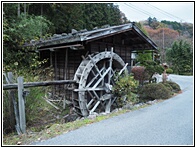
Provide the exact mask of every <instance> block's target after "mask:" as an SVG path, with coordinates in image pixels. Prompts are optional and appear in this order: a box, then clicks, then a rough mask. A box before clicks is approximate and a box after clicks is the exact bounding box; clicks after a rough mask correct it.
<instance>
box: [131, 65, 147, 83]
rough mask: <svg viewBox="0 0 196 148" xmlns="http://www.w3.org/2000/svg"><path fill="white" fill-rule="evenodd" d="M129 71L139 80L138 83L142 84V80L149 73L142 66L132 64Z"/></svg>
mask: <svg viewBox="0 0 196 148" xmlns="http://www.w3.org/2000/svg"><path fill="white" fill-rule="evenodd" d="M131 72H132V73H133V75H134V79H135V80H138V81H139V84H143V82H144V81H145V80H148V78H149V75H148V74H147V73H146V72H145V67H144V66H134V67H133V68H132V69H131Z"/></svg>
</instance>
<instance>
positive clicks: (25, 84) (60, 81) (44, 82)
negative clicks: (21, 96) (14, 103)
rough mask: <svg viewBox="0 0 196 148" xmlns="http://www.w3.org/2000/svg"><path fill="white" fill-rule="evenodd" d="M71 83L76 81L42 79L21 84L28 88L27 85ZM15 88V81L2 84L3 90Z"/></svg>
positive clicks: (16, 85) (16, 86)
mask: <svg viewBox="0 0 196 148" xmlns="http://www.w3.org/2000/svg"><path fill="white" fill-rule="evenodd" d="M71 83H76V81H74V80H56V81H43V82H28V83H24V84H23V85H24V88H28V87H37V86H49V85H59V84H71ZM17 88H18V84H17V83H13V84H3V90H8V89H17Z"/></svg>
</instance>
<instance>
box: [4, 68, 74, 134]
mask: <svg viewBox="0 0 196 148" xmlns="http://www.w3.org/2000/svg"><path fill="white" fill-rule="evenodd" d="M4 76H5V79H6V81H7V83H8V84H3V90H9V101H10V102H12V104H13V106H12V107H10V109H12V108H14V114H15V120H16V125H15V128H16V131H17V133H18V134H19V135H20V134H22V133H26V118H25V101H24V97H25V90H24V88H28V87H38V86H49V85H63V84H74V83H76V81H74V80H54V81H43V82H28V83H24V82H23V77H18V78H17V82H18V83H13V74H12V72H8V73H7V75H6V73H4ZM14 89H17V90H18V103H17V102H16V100H17V99H16V98H15V97H14V93H15V91H16V90H14ZM17 104H18V105H17ZM11 118H12V120H13V118H14V117H11ZM12 122H13V123H14V121H12Z"/></svg>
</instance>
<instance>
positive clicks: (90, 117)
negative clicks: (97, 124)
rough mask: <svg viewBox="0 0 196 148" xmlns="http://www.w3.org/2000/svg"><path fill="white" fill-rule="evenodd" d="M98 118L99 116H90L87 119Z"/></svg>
mask: <svg viewBox="0 0 196 148" xmlns="http://www.w3.org/2000/svg"><path fill="white" fill-rule="evenodd" d="M96 117H97V115H89V116H88V117H87V118H88V119H95V118H96Z"/></svg>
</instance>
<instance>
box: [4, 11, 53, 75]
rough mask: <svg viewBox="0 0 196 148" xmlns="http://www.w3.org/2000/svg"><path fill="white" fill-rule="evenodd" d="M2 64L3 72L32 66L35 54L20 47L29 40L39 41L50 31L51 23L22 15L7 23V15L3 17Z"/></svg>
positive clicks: (40, 18)
mask: <svg viewBox="0 0 196 148" xmlns="http://www.w3.org/2000/svg"><path fill="white" fill-rule="evenodd" d="M3 20H4V21H3V50H4V51H3V63H4V70H12V71H13V70H14V69H15V68H17V67H25V66H27V67H29V66H30V65H32V64H34V63H33V62H32V61H33V59H35V58H36V55H35V53H28V54H27V52H26V49H23V48H22V46H23V45H24V44H25V43H26V42H29V41H30V40H31V39H37V40H38V39H39V38H42V37H43V36H42V35H41V34H40V32H41V30H42V32H43V34H45V35H46V34H47V33H48V32H49V30H50V26H51V25H52V24H51V22H49V21H48V20H46V19H45V18H43V17H41V16H29V15H27V16H25V15H24V14H23V13H22V14H21V15H20V17H19V18H18V19H17V20H16V21H8V19H7V14H5V15H4V16H3Z"/></svg>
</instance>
